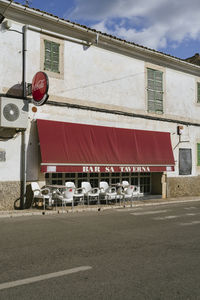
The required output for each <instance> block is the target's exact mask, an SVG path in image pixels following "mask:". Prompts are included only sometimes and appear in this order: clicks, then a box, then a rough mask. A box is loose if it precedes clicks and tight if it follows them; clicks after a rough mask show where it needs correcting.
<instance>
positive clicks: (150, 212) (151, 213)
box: [131, 210, 167, 216]
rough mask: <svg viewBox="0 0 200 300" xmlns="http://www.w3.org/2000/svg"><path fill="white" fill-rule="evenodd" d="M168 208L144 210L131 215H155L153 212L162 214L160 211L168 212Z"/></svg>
mask: <svg viewBox="0 0 200 300" xmlns="http://www.w3.org/2000/svg"><path fill="white" fill-rule="evenodd" d="M166 212H167V210H152V211H144V212H135V213H131V215H134V216H143V215H153V214H160V213H166Z"/></svg>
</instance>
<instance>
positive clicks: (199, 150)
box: [197, 143, 200, 166]
mask: <svg viewBox="0 0 200 300" xmlns="http://www.w3.org/2000/svg"><path fill="white" fill-rule="evenodd" d="M197 166H200V143H198V144H197Z"/></svg>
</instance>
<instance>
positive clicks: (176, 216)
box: [154, 213, 198, 221]
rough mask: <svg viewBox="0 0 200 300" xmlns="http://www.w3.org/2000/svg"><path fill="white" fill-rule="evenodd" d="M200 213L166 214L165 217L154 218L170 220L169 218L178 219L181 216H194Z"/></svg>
mask: <svg viewBox="0 0 200 300" xmlns="http://www.w3.org/2000/svg"><path fill="white" fill-rule="evenodd" d="M196 215H198V214H197V213H196V214H194V213H187V214H183V215H175V216H164V217H156V218H154V220H158V221H160V220H169V219H176V218H181V217H191V216H192V217H193V216H196Z"/></svg>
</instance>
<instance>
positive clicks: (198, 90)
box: [197, 82, 200, 103]
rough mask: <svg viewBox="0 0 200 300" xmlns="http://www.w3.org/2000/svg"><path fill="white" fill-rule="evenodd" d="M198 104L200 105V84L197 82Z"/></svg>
mask: <svg viewBox="0 0 200 300" xmlns="http://www.w3.org/2000/svg"><path fill="white" fill-rule="evenodd" d="M197 103H200V82H197Z"/></svg>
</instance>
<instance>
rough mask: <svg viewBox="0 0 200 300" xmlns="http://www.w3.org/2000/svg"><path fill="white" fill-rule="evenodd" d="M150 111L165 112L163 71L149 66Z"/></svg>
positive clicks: (148, 94) (148, 96)
mask: <svg viewBox="0 0 200 300" xmlns="http://www.w3.org/2000/svg"><path fill="white" fill-rule="evenodd" d="M147 101H148V111H149V112H155V113H160V114H162V113H163V72H161V71H158V70H154V69H150V68H147Z"/></svg>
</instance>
